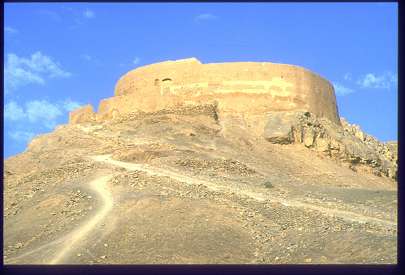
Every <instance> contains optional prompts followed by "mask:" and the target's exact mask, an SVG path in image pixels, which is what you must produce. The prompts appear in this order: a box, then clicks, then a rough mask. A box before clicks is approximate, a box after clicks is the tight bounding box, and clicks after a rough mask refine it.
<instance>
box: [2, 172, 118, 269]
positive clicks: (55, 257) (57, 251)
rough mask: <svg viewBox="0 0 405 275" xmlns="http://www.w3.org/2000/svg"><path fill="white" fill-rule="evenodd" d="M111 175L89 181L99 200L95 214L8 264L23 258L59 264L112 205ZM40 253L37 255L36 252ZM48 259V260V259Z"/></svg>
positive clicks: (9, 260) (12, 259) (10, 260)
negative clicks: (76, 226)
mask: <svg viewBox="0 0 405 275" xmlns="http://www.w3.org/2000/svg"><path fill="white" fill-rule="evenodd" d="M112 177H113V175H106V176H101V177H98V178H96V179H94V180H93V181H91V182H90V183H89V188H90V189H91V190H93V191H94V192H95V194H96V195H97V197H98V198H99V200H100V202H101V207H100V209H99V210H98V211H97V212H96V214H95V215H94V216H92V217H90V219H89V220H87V221H86V222H85V223H83V224H82V225H80V226H79V227H78V228H76V229H75V230H74V231H72V232H71V233H69V234H67V235H65V236H62V237H61V238H59V239H56V240H54V241H52V242H49V243H46V244H44V245H42V246H40V247H37V248H35V249H33V250H30V251H27V252H25V253H23V254H21V255H19V256H17V257H15V258H11V259H8V260H7V262H8V263H9V264H18V263H20V262H21V261H22V260H23V259H24V258H25V259H27V258H29V259H32V261H35V262H38V263H41V264H59V263H63V259H64V258H65V257H66V256H67V255H68V254H69V253H70V252H71V251H72V250H74V249H76V248H77V247H78V246H79V245H80V241H81V240H83V239H84V238H85V237H86V236H87V235H88V234H89V233H90V231H91V230H92V229H94V227H95V226H96V225H97V224H98V223H99V222H101V221H102V220H103V219H104V218H105V216H106V215H107V214H108V212H110V210H111V209H112V207H113V198H112V196H111V193H110V191H109V190H108V188H107V182H108V181H109V180H110V179H111V178H112ZM39 252H40V254H41V255H42V256H41V257H40V258H38V257H37V255H38V253H39ZM49 259H50V260H49Z"/></svg>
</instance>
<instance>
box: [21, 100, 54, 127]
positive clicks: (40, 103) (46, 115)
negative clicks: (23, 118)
mask: <svg viewBox="0 0 405 275" xmlns="http://www.w3.org/2000/svg"><path fill="white" fill-rule="evenodd" d="M25 110H26V111H25V113H26V115H27V118H28V119H29V121H31V122H37V121H43V122H44V123H49V122H52V121H54V120H55V119H56V118H58V117H59V116H61V115H62V111H61V108H60V106H58V105H57V104H53V103H50V102H48V101H46V100H33V101H29V102H27V103H26V104H25Z"/></svg>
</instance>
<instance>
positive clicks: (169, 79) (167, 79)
mask: <svg viewBox="0 0 405 275" xmlns="http://www.w3.org/2000/svg"><path fill="white" fill-rule="evenodd" d="M163 81H172V79H171V78H165V79H162V82H163Z"/></svg>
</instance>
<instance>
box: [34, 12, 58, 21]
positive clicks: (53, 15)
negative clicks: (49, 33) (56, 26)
mask: <svg viewBox="0 0 405 275" xmlns="http://www.w3.org/2000/svg"><path fill="white" fill-rule="evenodd" d="M39 13H40V14H42V15H44V16H46V17H48V18H50V19H52V20H54V21H58V22H60V21H61V20H62V17H61V16H60V15H59V14H58V13H57V12H54V11H50V10H40V11H39Z"/></svg>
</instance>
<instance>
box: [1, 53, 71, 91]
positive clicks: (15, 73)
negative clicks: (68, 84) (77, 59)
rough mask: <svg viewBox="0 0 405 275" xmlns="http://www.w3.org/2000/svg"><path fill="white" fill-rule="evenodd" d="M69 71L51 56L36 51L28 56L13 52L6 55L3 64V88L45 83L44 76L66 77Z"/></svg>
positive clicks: (9, 88)
mask: <svg viewBox="0 0 405 275" xmlns="http://www.w3.org/2000/svg"><path fill="white" fill-rule="evenodd" d="M70 76H71V73H69V72H66V71H64V70H63V69H62V68H61V66H60V64H59V63H57V62H55V61H53V60H52V58H51V57H49V56H46V55H43V54H42V53H41V52H36V53H34V54H32V55H31V57H30V58H24V57H19V56H17V55H16V54H14V53H10V54H8V55H7V62H6V64H5V65H4V77H5V78H4V86H5V90H6V91H8V90H15V89H17V88H19V87H22V86H25V85H28V84H41V85H43V84H45V78H47V77H49V78H56V77H61V78H66V77H70Z"/></svg>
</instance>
